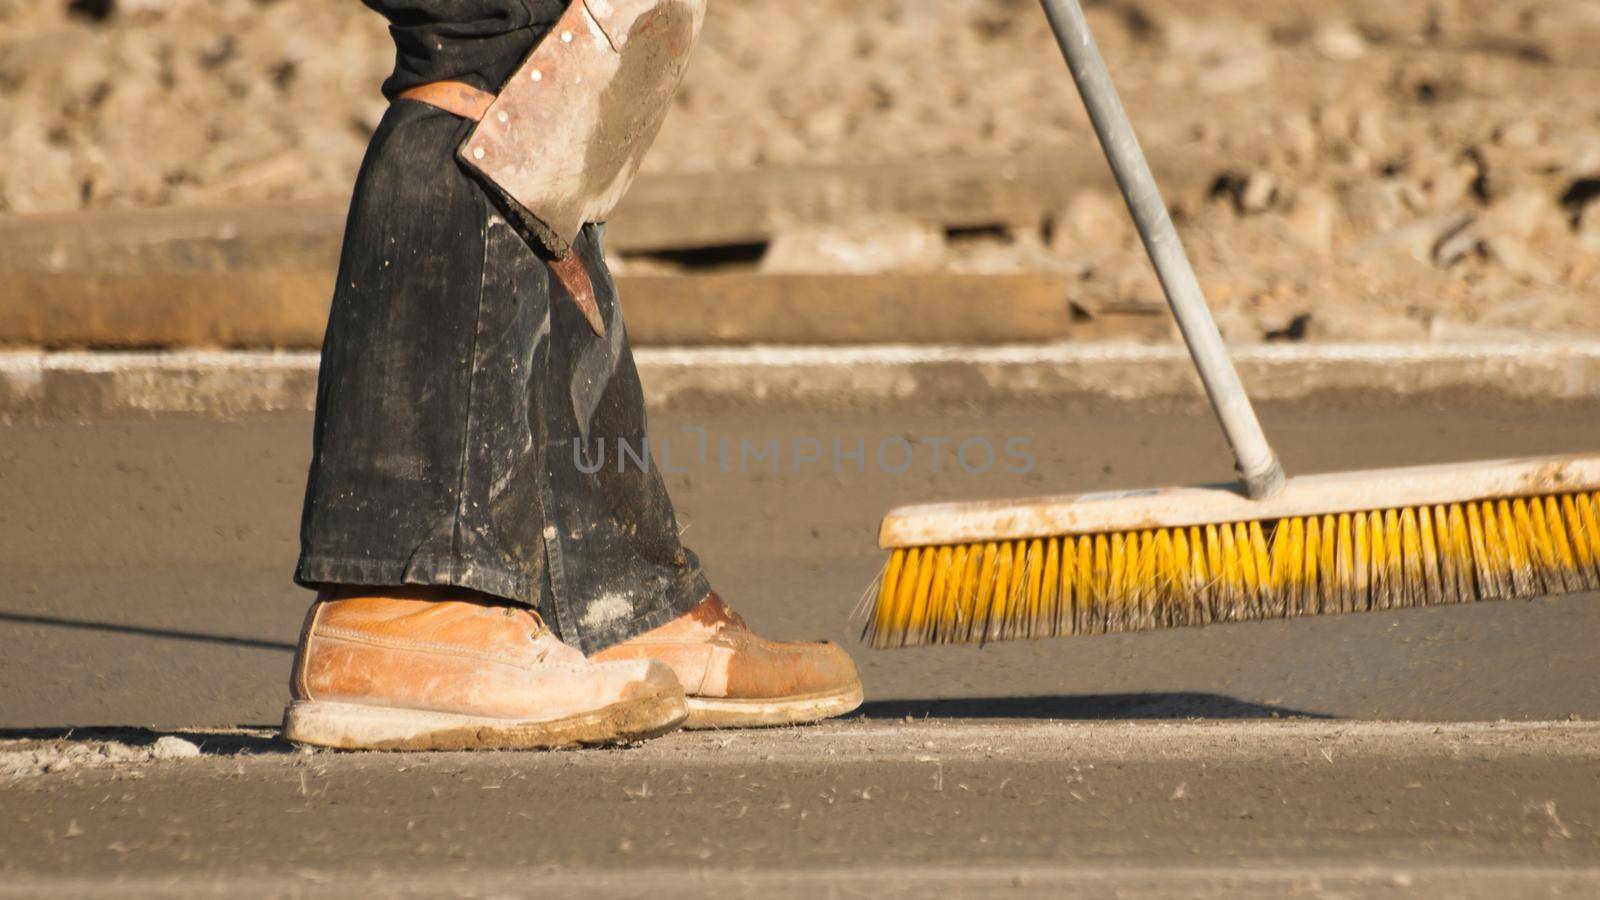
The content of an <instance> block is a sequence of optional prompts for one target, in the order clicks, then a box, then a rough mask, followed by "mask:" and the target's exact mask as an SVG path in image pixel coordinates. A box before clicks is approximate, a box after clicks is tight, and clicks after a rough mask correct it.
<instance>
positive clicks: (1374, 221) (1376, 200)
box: [1339, 178, 1423, 233]
mask: <svg viewBox="0 0 1600 900" xmlns="http://www.w3.org/2000/svg"><path fill="white" fill-rule="evenodd" d="M1422 196H1423V195H1422V191H1421V189H1420V188H1418V187H1417V186H1416V185H1415V184H1413V183H1411V182H1409V181H1406V180H1404V179H1398V178H1389V179H1384V180H1382V181H1371V180H1361V181H1357V182H1355V183H1354V184H1351V185H1348V186H1346V187H1345V188H1343V189H1342V190H1340V192H1339V205H1340V206H1341V207H1343V208H1344V214H1345V218H1346V219H1348V220H1349V221H1350V223H1351V224H1352V225H1353V226H1354V227H1355V228H1356V230H1357V231H1358V232H1367V233H1371V232H1383V231H1389V230H1391V229H1393V228H1396V227H1398V226H1399V225H1400V223H1402V222H1404V221H1405V219H1406V217H1407V216H1409V215H1410V214H1411V212H1412V210H1414V209H1417V208H1419V207H1421V206H1422V202H1421V201H1422Z"/></svg>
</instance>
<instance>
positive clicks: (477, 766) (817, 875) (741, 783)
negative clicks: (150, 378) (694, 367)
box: [0, 397, 1600, 897]
mask: <svg viewBox="0 0 1600 900" xmlns="http://www.w3.org/2000/svg"><path fill="white" fill-rule="evenodd" d="M1470 401H1471V398H1462V397H1454V398H1447V399H1446V400H1443V401H1440V402H1420V401H1419V402H1412V403H1408V404H1406V405H1400V406H1395V405H1385V406H1370V407H1369V406H1364V405H1363V404H1362V403H1360V402H1359V398H1343V399H1339V398H1333V399H1331V400H1330V401H1329V402H1327V403H1322V404H1318V405H1314V406H1301V407H1293V408H1290V407H1282V408H1270V409H1268V410H1267V411H1266V419H1267V424H1268V429H1269V431H1270V433H1271V434H1272V435H1274V437H1275V438H1276V440H1277V441H1278V443H1279V446H1280V449H1281V452H1282V454H1283V456H1284V459H1285V462H1286V463H1287V465H1288V466H1289V467H1290V469H1291V471H1300V472H1310V471H1326V470H1333V469H1346V468H1356V467H1363V466H1380V465H1402V464H1411V463H1426V462H1439V461H1446V460H1459V459H1472V458H1489V457H1496V456H1506V455H1516V454H1523V453H1546V452H1567V451H1583V450H1593V449H1595V448H1600V414H1597V413H1600V405H1592V404H1591V405H1562V406H1523V407H1517V408H1507V407H1495V406H1478V405H1474V404H1473V403H1471V402H1470ZM698 428H703V429H705V434H706V436H707V439H708V440H707V449H708V451H709V452H708V453H707V454H706V458H705V460H704V461H701V459H700V458H699V453H698V450H699V445H700V439H699V432H698V431H695V430H693V429H698ZM653 429H654V432H655V434H656V437H657V439H658V444H657V453H658V454H659V452H660V445H659V441H660V439H661V438H664V437H665V438H670V439H671V451H670V460H669V461H670V463H671V465H672V467H674V468H678V467H682V468H684V469H686V471H681V472H673V473H671V474H670V475H669V483H670V485H671V487H672V490H673V495H674V497H675V498H676V500H677V503H678V505H679V507H680V512H681V523H680V524H681V526H682V527H684V528H685V529H686V531H685V535H684V538H685V541H686V542H687V543H688V544H690V545H691V546H692V547H694V548H695V549H696V550H697V551H698V552H700V554H701V555H702V557H703V559H704V561H705V564H706V566H707V569H708V570H709V572H710V574H711V576H712V579H713V582H714V583H715V584H716V585H717V586H718V588H719V589H720V590H721V591H722V592H723V593H724V594H725V595H726V596H727V597H728V598H729V599H730V600H731V601H732V602H733V603H734V604H735V605H736V606H737V607H738V608H740V609H741V610H742V611H744V612H745V614H746V615H747V617H748V618H750V619H751V620H752V621H753V623H754V624H755V625H756V626H757V627H758V628H760V629H761V630H763V631H765V632H768V633H771V634H773V635H776V636H783V637H788V636H795V637H799V636H819V637H829V638H832V639H835V640H839V641H841V642H844V643H845V644H846V645H847V646H850V647H853V648H857V650H856V652H857V658H858V659H859V660H860V662H861V666H862V671H863V677H864V679H865V681H866V685H867V693H868V702H867V705H866V706H865V707H864V708H863V710H862V715H863V717H860V718H852V719H850V720H847V721H846V722H843V723H840V724H835V725H830V726H826V727H823V728H815V729H792V730H780V731H774V732H764V733H758V734H744V735H739V734H721V735H680V736H675V737H671V738H668V739H664V740H663V741H661V742H658V744H654V745H648V746H646V747H644V748H640V749H637V750H631V751H603V752H590V753H562V754H546V755H539V754H533V755H515V754H513V755H497V754H485V755H476V756H474V755H449V754H442V755H423V756H416V757H395V756H360V755H339V754H317V755H311V756H306V755H300V754H295V753H293V752H291V751H290V750H289V748H287V747H285V746H284V745H282V744H280V743H278V742H277V740H276V739H275V737H274V735H273V733H272V732H271V731H270V730H257V731H246V732H238V731H231V732H211V733H206V732H203V731H199V730H197V729H200V728H202V727H203V726H236V725H240V724H246V725H261V726H270V725H271V724H272V723H274V722H276V720H277V719H278V717H279V715H280V714H281V710H282V704H283V702H284V700H285V698H286V688H285V681H286V676H287V672H288V665H289V659H290V646H291V644H292V642H293V640H294V638H295V635H296V631H297V629H298V627H299V624H300V619H301V616H302V614H303V612H304V608H305V604H306V602H307V600H308V595H307V594H305V593H304V592H303V591H300V590H299V589H297V588H295V587H293V586H292V585H291V584H290V583H289V572H290V569H291V567H292V564H293V559H294V553H295V548H296V532H295V529H296V519H297V515H298V509H299V504H300V499H301V491H302V488H303V478H304V467H305V462H306V459H307V456H308V453H309V440H308V435H309V419H308V417H306V416H303V415H283V416H261V417H252V418H247V419H243V420H240V421H232V422H221V421H213V420H202V419H190V418H160V419H118V420H106V421H96V422H90V423H64V422H44V423H33V424H19V425H13V426H8V427H5V428H3V429H0V756H3V755H5V754H7V753H9V754H13V755H15V754H16V753H20V752H23V751H25V750H28V749H29V748H33V749H34V750H37V749H38V748H47V749H48V748H51V747H56V748H59V747H62V746H68V745H71V744H73V743H74V742H77V743H78V744H79V745H82V742H83V741H90V742H93V741H98V740H117V741H121V742H125V743H135V744H137V743H140V742H148V741H150V740H153V739H154V736H155V734H156V732H144V731H127V730H125V729H123V730H113V731H107V732H97V731H94V730H93V729H88V730H85V729H86V728H87V727H88V726H159V727H165V728H168V729H171V728H174V727H179V726H181V727H183V728H185V729H186V730H185V731H184V732H183V734H184V735H185V736H186V737H188V738H189V739H191V740H194V741H195V742H196V743H198V744H200V745H201V746H202V747H204V748H205V749H207V750H208V753H207V754H206V755H203V756H201V757H200V758H197V759H193V760H172V761H164V762H163V761H156V762H147V763H141V764H137V765H131V764H130V765H121V764H116V765H111V764H108V765H106V766H103V767H93V766H88V767H77V768H65V769H62V770H58V771H53V772H42V773H36V774H31V775H26V776H19V777H13V778H0V806H3V807H4V808H5V809H7V810H8V815H9V816H12V819H11V824H10V825H8V826H7V829H6V832H5V835H4V837H3V838H0V872H3V873H5V874H6V875H7V876H8V877H7V880H6V884H5V885H3V886H0V893H21V894H25V895H27V894H40V893H46V894H60V893H94V892H122V893H128V892H131V893H166V892H177V893H206V892H211V893H232V894H236V893H252V894H253V893H324V894H348V893H353V892H370V891H373V890H377V891H379V892H383V893H404V892H408V891H410V892H416V893H429V894H440V893H443V894H462V893H466V894H483V893H493V894H498V893H520V892H523V891H525V890H529V889H532V887H533V886H534V885H535V884H543V885H544V886H545V887H547V888H548V889H549V890H550V891H551V892H553V893H555V894H572V893H584V892H586V891H589V890H591V889H593V888H595V887H599V888H602V889H603V891H602V892H603V893H607V894H618V895H640V896H642V895H646V894H648V895H651V896H662V895H680V894H681V895H687V894H698V893H704V892H707V891H717V892H731V893H737V894H760V895H762V896H778V895H791V894H792V895H811V894H815V893H818V892H830V891H831V892H833V893H836V894H839V895H854V894H868V893H870V894H873V895H876V896H883V895H886V894H887V895H891V896H893V895H898V894H919V895H920V894H925V893H927V892H930V891H933V892H939V893H947V894H963V893H964V894H970V895H985V894H987V893H989V892H991V891H993V890H995V889H999V888H1008V889H1012V890H1016V891H1020V892H1021V893H1023V894H1040V895H1063V894H1079V895H1103V894H1106V893H1112V892H1119V891H1120V892H1123V893H1134V894H1142V895H1152V896H1191V895H1194V894H1196V893H1197V892H1199V893H1204V892H1211V895H1215V896H1257V895H1259V896H1280V895H1283V894H1293V893H1301V894H1308V895H1319V894H1324V893H1329V892H1332V893H1341V892H1342V893H1343V894H1345V895H1348V896H1387V895H1402V894H1406V893H1411V892H1421V893H1433V894H1444V893H1447V894H1452V895H1458V896H1486V897H1487V896H1512V895H1545V894H1549V893H1551V892H1553V891H1557V890H1563V891H1566V893H1567V895H1570V896H1584V895H1593V894H1594V893H1595V892H1596V891H1597V890H1600V840H1597V831H1596V829H1597V828H1600V765H1597V763H1600V758H1597V757H1600V732H1597V731H1595V730H1594V728H1593V727H1592V726H1590V725H1589V724H1588V723H1587V722H1583V721H1580V722H1576V723H1573V722H1571V721H1570V720H1572V719H1580V720H1588V719H1597V718H1600V677H1597V676H1600V662H1597V656H1596V653H1595V647H1596V646H1597V645H1600V604H1597V603H1596V602H1595V601H1596V600H1600V597H1596V596H1594V595H1577V596H1570V597H1561V598H1543V599H1538V600H1534V601H1531V602H1514V603H1489V604H1479V605H1473V606H1467V607H1457V608H1441V609H1423V610H1410V611H1403V612H1394V613H1381V614H1366V615H1358V616H1350V617H1342V618H1325V619H1306V620H1297V621H1293V622H1273V623H1259V624H1243V625H1231V626H1222V627H1212V628H1206V629H1189V630H1177V631H1171V632H1161V633H1148V634H1139V635H1122V636H1111V637H1100V638H1080V639H1065V640H1053V641H1044V642H1038V643H1023V644H1006V645H992V646H989V647H984V648H977V647H945V648H922V649H917V650H911V651H895V652H880V653H870V652H868V651H866V650H864V649H861V648H860V645H859V643H857V642H856V635H857V633H858V630H859V626H858V625H857V624H853V623H852V622H851V618H850V617H851V613H852V611H853V610H854V609H855V608H856V607H857V606H858V603H859V601H860V599H861V597H862V595H863V592H864V590H865V589H866V588H867V586H868V585H869V584H870V582H871V581H872V579H873V577H874V575H875V573H876V571H877V569H878V567H879V566H880V565H881V563H882V555H881V554H880V553H878V552H877V551H876V550H875V548H874V543H873V538H874V533H875V529H876V525H877V520H878V517H879V516H880V515H881V514H882V513H883V511H884V510H886V509H887V508H888V507H890V506H892V505H895V504H897V503H905V502H922V501H926V500H937V499H955V498H977V497H988V496H1014V495H1024V494H1036V493H1050V492H1057V491H1069V490H1089V489H1097V488H1103V487H1120V486H1132V485H1140V484H1166V483H1188V482H1196V481H1213V480H1221V479H1224V478H1226V476H1227V474H1228V469H1229V467H1228V463H1227V460H1226V456H1225V449H1224V446H1223V444H1222V442H1221V440H1220V438H1219V437H1218V436H1217V435H1216V433H1215V427H1214V426H1213V425H1212V424H1211V423H1210V421H1209V420H1207V419H1205V418H1204V417H1200V416H1196V415H1192V414H1187V413H1166V412H1162V411H1160V410H1151V409H1135V408H1125V407H1102V408H1094V409H1042V408H1041V409H1028V408H1004V409H983V410H979V409H972V410H954V411H951V410H940V411H929V412H923V413H918V412H917V411H907V410H881V411H878V412H874V413H857V414H848V415H841V414H827V415H824V414H819V413H808V412H803V411H781V410H780V411H773V410H765V411H762V410H737V409H720V410H705V411H695V410H677V411H674V412H672V413H670V414H658V415H656V416H655V417H654V419H653ZM686 429H688V430H686ZM897 438H904V439H905V440H906V441H907V443H908V444H909V445H910V446H911V447H912V449H913V457H912V460H913V462H912V465H911V466H910V468H909V469H907V470H906V471H905V472H903V473H900V474H894V473H892V472H890V471H884V470H880V466H879V463H878V460H877V459H876V458H875V457H876V456H877V452H876V451H877V448H878V446H879V445H883V446H884V447H885V448H886V456H885V460H884V462H885V464H886V465H885V466H884V467H883V469H898V468H900V467H901V465H902V463H903V461H904V460H903V457H904V445H901V444H899V443H898V442H897V441H896V440H895V439H897ZM939 438H945V439H949V443H947V444H944V445H942V450H943V457H942V462H941V470H940V471H939V472H937V473H935V472H933V471H932V461H931V455H930V453H929V445H930V439H939ZM1018 438H1020V439H1025V440H1026V441H1027V443H1025V444H1015V443H1014V444H1013V448H1020V449H1022V450H1023V451H1024V452H1025V453H1027V454H1031V455H1032V457H1033V465H1032V466H1031V468H1030V470H1029V471H1026V472H1008V471H1005V467H1006V464H1007V462H1008V461H1010V462H1012V463H1018V462H1019V461H1018V460H1017V459H1015V458H1013V457H1008V456H1007V454H1006V441H1007V439H1018ZM719 439H726V440H727V441H728V446H729V452H728V456H727V459H728V465H727V467H726V470H724V468H723V467H722V466H721V465H719V462H718V453H717V446H718V444H719ZM773 439H778V440H779V442H780V450H781V451H782V459H781V460H780V461H779V471H778V472H776V473H774V472H773V471H772V470H771V468H770V466H771V463H770V461H766V460H762V461H759V462H748V463H747V464H746V465H744V466H741V464H740V458H739V446H740V442H741V441H743V442H745V443H747V444H749V445H751V446H752V447H753V448H761V449H764V448H765V447H766V445H767V444H768V442H770V441H771V440H773ZM797 439H798V440H799V441H800V443H799V444H798V445H796V443H795V441H796V440H797ZM835 439H837V440H838V441H839V446H840V449H841V450H842V451H846V452H847V453H848V451H850V450H853V449H855V447H856V444H857V441H858V440H860V441H862V442H863V444H864V448H865V451H866V452H865V456H866V458H865V461H864V467H865V469H866V470H867V471H865V472H863V471H859V470H858V469H857V464H856V463H855V461H854V460H853V459H850V458H848V457H846V458H845V459H844V460H843V461H842V464H841V465H840V466H839V467H838V470H837V471H835V467H834V464H833V460H832V459H831V458H830V457H831V456H832V454H833V443H834V441H835ZM969 439H970V440H971V441H972V442H971V443H970V444H969V451H970V452H969V458H968V462H969V463H970V464H971V466H970V468H980V467H981V463H982V457H981V455H975V454H981V451H982V448H983V446H985V445H988V446H992V447H994V448H995V449H996V451H997V461H996V465H995V467H994V470H993V471H990V472H987V473H979V472H974V471H969V470H968V469H967V468H963V466H962V465H961V464H960V462H959V460H958V459H957V457H956V451H957V448H958V446H959V445H960V444H961V442H962V441H964V440H969ZM813 442H815V445H817V446H820V447H821V452H820V454H819V455H820V456H821V460H820V461H818V462H807V461H804V460H801V461H800V463H799V464H798V467H797V466H796V462H795V459H794V456H795V454H794V452H793V451H794V449H795V448H796V446H798V447H799V448H800V450H801V454H800V455H801V456H808V455H811V454H812V453H814V452H815V451H816V446H814V445H813ZM658 461H659V457H658ZM1016 467H1018V468H1022V467H1023V466H1021V465H1020V464H1019V465H1017V466H1016ZM797 469H798V470H797ZM1277 717H1284V718H1292V717H1307V718H1304V719H1295V720H1294V721H1274V719H1275V718H1277ZM1190 719H1203V720H1251V721H1241V722H1235V723H1231V724H1230V723H1219V722H1215V721H1211V722H1190V721H1187V720H1190ZM1498 719H1507V720H1524V721H1528V722H1536V723H1539V724H1534V725H1529V726H1516V725H1502V726H1499V728H1500V729H1501V730H1498V731H1497V730H1493V729H1490V730H1489V731H1487V732H1482V733H1480V732H1478V731H1474V730H1473V729H1478V728H1480V726H1455V725H1437V726H1436V725H1431V724H1423V725H1384V724H1376V723H1370V722H1365V721H1359V722H1358V721H1351V720H1418V721H1421V722H1450V721H1469V720H1488V721H1493V720H1498ZM907 720H909V721H907ZM1549 720H1561V723H1560V724H1555V723H1551V722H1550V721H1549ZM1463 727H1464V728H1466V729H1467V730H1466V731H1465V732H1463V731H1461V730H1460V729H1461V728H1463ZM1230 729H1232V730H1230ZM1319 729H1321V730H1319ZM1329 729H1331V730H1329ZM1341 729H1343V731H1341ZM1385 729H1390V730H1388V731H1386V730H1385ZM1392 729H1400V730H1399V731H1398V732H1396V731H1393V730H1392ZM1340 734H1343V735H1344V737H1339V736H1338V735H1340ZM1396 734H1399V735H1401V737H1400V738H1396V737H1394V735H1396ZM1402 738H1403V739H1402ZM1340 741H1344V742H1345V743H1344V744H1340V743H1339V742H1340ZM64 742H65V743H64ZM1346 749H1348V750H1350V752H1349V753H1346V752H1345V750H1346ZM1324 751H1327V754H1324ZM214 754H215V755H214ZM1330 756H1331V758H1329V757H1330ZM1080 779H1081V780H1080ZM936 784H942V788H941V789H939V790H935V789H934V786H935V785H936ZM557 809H564V810H567V812H565V813H562V814H561V816H562V820H563V822H564V823H565V824H564V826H563V827H561V828H552V827H551V822H552V816H553V815H555V810H557ZM484 823H489V825H488V826H485V824H484ZM117 879H121V881H120V882H118V881H117ZM541 879H542V881H541ZM117 884H120V885H121V886H120V887H117V886H116V885H117Z"/></svg>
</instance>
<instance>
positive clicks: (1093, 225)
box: [1050, 191, 1133, 259]
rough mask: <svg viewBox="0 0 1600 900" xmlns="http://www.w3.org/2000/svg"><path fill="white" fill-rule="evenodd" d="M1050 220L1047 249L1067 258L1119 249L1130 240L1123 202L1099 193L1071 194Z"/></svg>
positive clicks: (1130, 221)
mask: <svg viewBox="0 0 1600 900" xmlns="http://www.w3.org/2000/svg"><path fill="white" fill-rule="evenodd" d="M1050 221H1051V228H1050V250H1051V252H1053V253H1055V254H1056V255H1057V256H1060V257H1063V258H1067V259H1082V258H1086V257H1093V256H1096V255H1099V254H1101V253H1105V252H1109V251H1114V250H1118V249H1121V248H1122V247H1123V246H1125V245H1126V244H1127V243H1128V242H1129V240H1130V239H1132V237H1133V222H1132V220H1131V219H1129V217H1128V210H1127V208H1126V207H1125V206H1124V205H1123V203H1122V200H1121V199H1120V198H1118V197H1114V196H1112V195H1111V194H1108V193H1105V192H1102V191H1080V192H1078V193H1076V194H1074V195H1073V196H1072V199H1070V200H1068V201H1067V205H1066V207H1065V208H1064V209H1062V210H1061V212H1059V213H1057V214H1056V215H1055V216H1054V217H1052V218H1051V220H1050Z"/></svg>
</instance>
